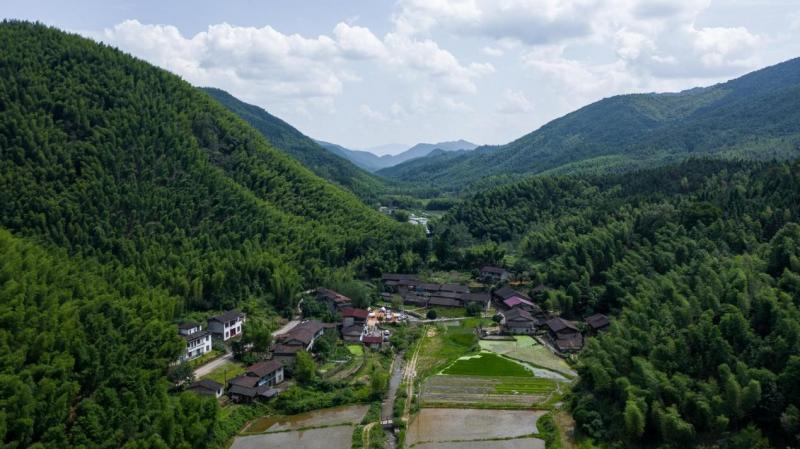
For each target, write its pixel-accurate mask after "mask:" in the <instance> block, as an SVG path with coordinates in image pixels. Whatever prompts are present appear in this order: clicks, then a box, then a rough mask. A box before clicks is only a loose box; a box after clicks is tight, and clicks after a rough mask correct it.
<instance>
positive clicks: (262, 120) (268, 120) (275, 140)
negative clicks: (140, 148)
mask: <svg viewBox="0 0 800 449" xmlns="http://www.w3.org/2000/svg"><path fill="white" fill-rule="evenodd" d="M200 90H202V91H203V92H205V93H206V94H208V95H210V96H211V97H213V98H214V99H215V100H217V101H219V102H220V103H221V104H222V105H223V106H225V107H226V108H228V109H229V110H230V111H231V112H233V113H234V114H236V115H238V116H239V117H240V118H242V119H243V120H245V121H246V122H248V123H249V124H250V126H252V127H254V128H255V129H256V130H258V131H259V132H260V133H261V134H262V135H263V136H264V137H265V138H266V139H267V140H268V141H269V142H270V143H272V145H273V146H275V148H277V149H279V150H281V151H283V152H284V153H286V154H288V155H289V156H291V157H293V158H294V159H296V160H298V161H299V162H300V163H301V164H303V165H304V166H305V167H307V168H309V169H310V170H311V171H313V172H314V173H315V174H317V175H318V176H320V177H322V178H325V179H327V180H328V181H331V182H333V183H335V184H338V185H340V186H342V187H344V188H346V189H347V190H350V191H351V192H353V193H354V194H355V195H356V196H358V197H359V198H361V199H362V200H364V201H366V202H369V203H375V202H376V201H377V198H378V197H379V196H380V195H381V194H382V193H384V192H385V191H386V185H385V183H384V180H383V179H382V178H379V177H377V176H375V175H372V174H371V173H368V172H367V171H365V170H363V169H361V168H360V167H358V166H357V165H356V164H354V163H352V162H351V161H350V160H348V159H347V158H344V157H341V155H337V154H335V153H333V152H331V151H328V150H327V149H325V148H323V147H322V146H320V145H319V144H318V143H317V142H316V141H314V140H313V139H311V138H310V137H308V136H306V135H305V134H303V133H302V132H300V131H299V130H298V129H297V128H295V127H293V126H292V125H291V124H289V123H288V122H286V121H285V120H282V119H281V118H279V117H276V116H274V115H272V114H270V113H269V112H268V111H267V110H265V109H264V108H261V107H259V106H256V105H253V104H249V103H246V102H244V101H242V100H239V99H238V98H236V97H234V96H233V95H231V94H230V93H229V92H226V91H224V90H222V89H218V88H215V87H201V88H200Z"/></svg>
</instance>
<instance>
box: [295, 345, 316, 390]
mask: <svg viewBox="0 0 800 449" xmlns="http://www.w3.org/2000/svg"><path fill="white" fill-rule="evenodd" d="M316 377H317V365H316V363H314V359H313V358H312V357H311V354H309V353H308V352H306V351H299V352H298V353H297V355H296V356H295V361H294V378H295V379H296V380H297V382H298V383H299V384H300V385H309V384H311V383H313V382H314V380H315V379H316Z"/></svg>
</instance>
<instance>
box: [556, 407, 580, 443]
mask: <svg viewBox="0 0 800 449" xmlns="http://www.w3.org/2000/svg"><path fill="white" fill-rule="evenodd" d="M553 420H554V421H555V423H556V427H558V430H559V434H560V435H561V447H562V448H563V449H577V448H578V445H577V444H575V420H573V419H572V417H571V416H569V414H568V413H567V412H565V411H563V410H561V411H558V412H556V413H555V414H554V415H553Z"/></svg>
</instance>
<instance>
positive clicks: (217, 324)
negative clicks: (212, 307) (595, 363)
mask: <svg viewBox="0 0 800 449" xmlns="http://www.w3.org/2000/svg"><path fill="white" fill-rule="evenodd" d="M244 322H245V315H244V314H243V313H241V312H239V311H236V310H229V311H227V312H224V313H222V314H220V315H216V316H213V317H211V318H209V319H208V321H207V324H208V327H207V328H206V329H203V326H202V325H200V324H198V323H183V324H181V325H179V326H178V334H179V335H180V336H181V337H183V339H184V340H185V341H186V352H185V353H184V354H182V355H181V357H180V360H179V361H180V362H186V361H189V360H193V359H196V358H198V357H200V356H202V355H203V354H205V353H208V352H211V347H212V343H211V338H212V336H213V337H215V338H218V339H220V340H222V341H223V342H225V341H228V340H230V339H231V338H234V337H236V336H237V335H241V333H242V330H243V328H244Z"/></svg>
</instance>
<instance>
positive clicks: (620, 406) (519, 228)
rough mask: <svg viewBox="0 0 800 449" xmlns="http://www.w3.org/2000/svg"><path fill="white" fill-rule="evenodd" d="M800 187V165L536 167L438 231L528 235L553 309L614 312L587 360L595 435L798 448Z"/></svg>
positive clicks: (519, 240) (583, 403) (584, 371)
mask: <svg viewBox="0 0 800 449" xmlns="http://www.w3.org/2000/svg"><path fill="white" fill-rule="evenodd" d="M798 192H800V163H797V162H795V163H785V164H778V163H763V164H762V163H732V162H731V163H729V162H720V161H703V160H693V161H689V162H687V163H684V164H681V165H679V166H674V167H666V168H662V169H655V170H650V171H645V172H637V173H631V174H626V175H615V176H602V177H594V178H591V177H590V178H584V179H580V180H579V179H573V178H556V179H552V178H544V179H531V180H526V181H523V182H520V183H517V184H513V185H509V186H504V187H500V188H497V189H495V190H493V191H488V192H484V193H481V194H478V195H476V196H475V197H474V198H472V199H470V200H468V201H467V202H466V203H465V204H464V205H462V206H459V207H458V208H457V209H456V210H454V211H453V212H452V213H451V214H450V215H449V217H448V218H446V219H445V220H444V225H445V226H444V227H443V229H440V230H439V231H438V232H440V235H439V236H438V237H437V239H439V240H441V239H442V238H443V237H444V236H445V235H446V232H447V231H448V230H450V229H457V228H459V227H460V228H461V229H462V231H461V233H462V234H463V237H462V238H463V240H464V241H466V242H467V244H472V245H474V244H475V243H476V242H481V241H485V240H486V239H494V240H495V241H497V242H499V243H501V244H503V243H505V244H507V243H508V242H511V241H513V242H515V243H516V245H515V246H516V247H517V249H518V251H519V252H520V254H519V255H520V256H521V257H522V259H523V263H522V265H523V266H526V267H527V269H528V270H530V271H531V273H532V277H533V278H534V281H536V282H542V283H544V284H546V285H548V286H550V287H553V289H552V290H551V291H549V292H548V293H547V294H546V295H545V296H546V298H545V300H546V301H547V305H548V306H549V307H550V308H551V309H554V310H560V311H561V312H562V314H564V315H566V316H568V317H574V318H581V317H583V316H586V315H588V314H591V313H594V312H606V313H609V312H610V313H611V314H612V315H613V316H615V319H614V320H613V321H614V323H613V325H612V328H611V330H610V331H608V332H606V333H604V334H602V336H600V337H599V338H591V339H589V340H588V342H587V347H586V348H585V349H584V350H583V352H582V353H581V355H580V357H579V361H580V362H579V373H580V380H579V382H578V384H577V386H576V387H575V389H574V392H573V395H572V400H571V408H572V411H573V413H574V416H575V419H576V421H577V423H578V426H579V430H580V431H581V432H582V433H583V434H584V435H588V436H591V437H592V438H594V439H595V440H597V441H602V442H605V443H609V445H610V446H611V447H620V448H621V447H631V446H662V445H663V446H664V447H675V448H685V447H696V446H701V445H703V444H706V445H710V446H720V447H725V448H728V447H730V448H734V447H736V448H738V447H785V446H786V445H792V444H794V445H796V444H798V442H799V441H798V440H797V439H796V438H797V434H798V433H797V429H798V424H797V421H796V420H797V410H798V406H799V405H798V402H800V390H798V388H797V387H796V386H795V385H797V384H798V382H800V376H798V373H800V370H798V368H800V358H798V357H800V225H798V222H800V201H798ZM470 242H471V243H470Z"/></svg>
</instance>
